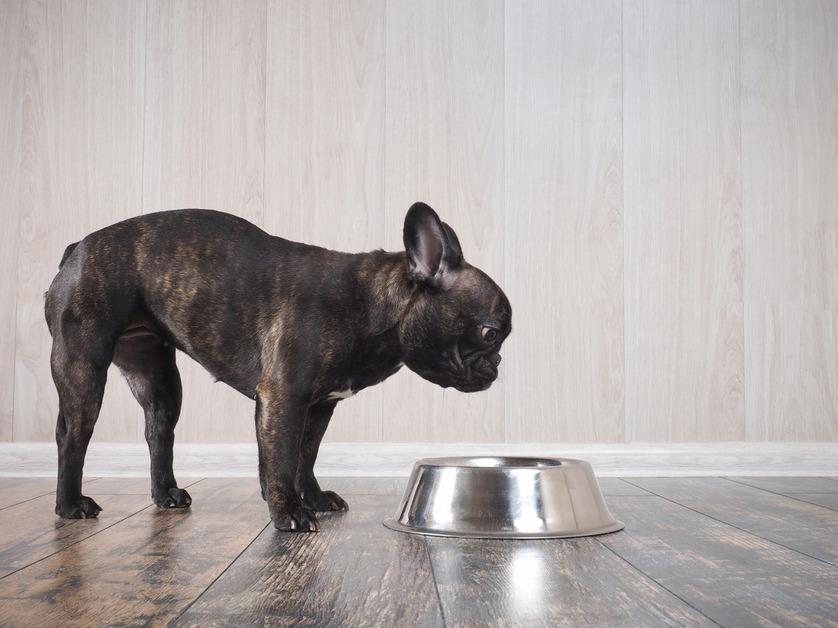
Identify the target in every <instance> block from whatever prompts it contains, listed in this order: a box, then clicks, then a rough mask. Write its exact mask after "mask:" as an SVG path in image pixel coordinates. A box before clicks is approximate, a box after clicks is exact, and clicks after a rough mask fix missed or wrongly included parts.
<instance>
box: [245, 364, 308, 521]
mask: <svg viewBox="0 0 838 628" xmlns="http://www.w3.org/2000/svg"><path fill="white" fill-rule="evenodd" d="M307 409H308V404H307V402H306V401H305V399H304V397H303V396H301V395H298V394H295V393H294V392H293V391H291V390H289V387H288V386H287V385H285V384H282V383H280V382H275V381H271V382H262V383H260V384H259V386H258V387H257V389H256V438H257V440H258V441H259V450H260V452H261V456H262V459H263V462H264V471H265V472H264V484H265V492H266V493H267V495H266V497H267V502H268V509H269V510H270V513H271V519H272V520H273V523H274V527H275V528H277V529H278V530H294V531H296V532H315V531H317V529H318V526H317V518H316V517H315V516H314V513H313V512H312V511H311V510H310V509H309V508H307V507H306V506H304V505H303V501H302V499H301V498H300V496H299V495H298V494H297V490H296V488H295V487H294V480H295V479H296V475H297V463H298V461H299V459H300V446H301V441H302V436H303V430H304V428H305V420H306V412H307Z"/></svg>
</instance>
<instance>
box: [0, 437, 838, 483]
mask: <svg viewBox="0 0 838 628" xmlns="http://www.w3.org/2000/svg"><path fill="white" fill-rule="evenodd" d="M473 455H507V456H555V457H565V458H582V459H583V460H587V461H588V462H590V463H591V464H592V465H593V467H594V470H595V471H596V473H597V474H598V475H599V476H601V477H609V476H611V477H613V476H688V475H801V476H838V443H743V442H737V443H679V444H643V443H635V444H607V445H589V444H561V443H537V444H534V443H516V444H509V443H506V444H474V443H324V444H323V446H322V447H321V451H320V456H319V458H318V461H317V472H318V473H319V474H320V475H324V476H392V477H398V476H405V475H407V474H408V473H409V472H410V468H411V466H412V464H413V462H414V461H415V460H418V459H419V458H426V457H434V456H473ZM55 469H56V449H55V445H54V444H53V443H0V476H7V477H8V476H32V477H38V476H46V477H49V476H54V475H55ZM256 469H257V466H256V444H255V443H253V444H228V445H222V444H212V445H197V444H186V445H176V446H175V472H176V474H177V475H178V476H180V477H251V476H255V475H256ZM85 474H86V475H88V476H147V475H148V450H147V449H146V446H145V444H143V443H92V444H91V446H90V450H89V451H88V455H87V461H86V463H85Z"/></svg>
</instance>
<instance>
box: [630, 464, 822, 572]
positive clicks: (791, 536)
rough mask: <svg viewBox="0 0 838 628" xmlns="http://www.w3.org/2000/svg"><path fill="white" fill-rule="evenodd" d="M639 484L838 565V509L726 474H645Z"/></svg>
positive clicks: (776, 541) (636, 480)
mask: <svg viewBox="0 0 838 628" xmlns="http://www.w3.org/2000/svg"><path fill="white" fill-rule="evenodd" d="M632 481H633V482H634V483H636V484H637V485H639V486H641V487H643V488H645V489H647V490H649V491H651V492H652V493H655V494H657V495H660V496H661V497H665V498H667V499H671V500H674V501H676V502H678V503H679V504H683V505H684V506H687V507H689V508H692V509H693V510H697V511H699V512H701V513H704V514H706V515H709V516H711V517H713V518H714V519H718V520H719V521H723V522H724V523H729V524H730V525H734V526H736V527H737V528H742V529H743V530H746V531H747V532H750V533H752V534H756V535H758V536H761V537H763V538H765V539H768V540H770V541H774V542H775V543H778V544H780V545H784V546H786V547H788V548H791V549H793V550H797V551H799V552H802V553H804V554H807V555H809V556H812V557H814V558H819V559H821V560H824V561H827V562H830V563H832V564H833V565H836V566H838V532H836V531H838V512H836V511H835V510H831V509H829V508H823V507H821V506H816V505H814V504H810V503H808V502H805V501H801V500H798V499H794V498H792V497H787V496H784V495H777V494H776V493H769V492H767V491H764V490H761V489H758V488H754V487H751V486H746V485H744V484H738V483H735V482H730V481H728V480H726V479H724V478H642V479H635V480H632Z"/></svg>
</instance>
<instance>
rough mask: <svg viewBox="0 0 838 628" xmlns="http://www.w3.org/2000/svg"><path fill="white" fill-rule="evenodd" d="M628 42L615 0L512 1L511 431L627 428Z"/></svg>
mask: <svg viewBox="0 0 838 628" xmlns="http://www.w3.org/2000/svg"><path fill="white" fill-rule="evenodd" d="M620 39H621V36H620V2H618V1H616V0H601V1H596V2H588V1H583V0H578V1H572V2H561V3H557V2H538V3H529V2H528V3H518V2H510V3H507V5H506V29H505V51H506V58H505V72H506V84H505V85H506V88H505V120H506V126H505V128H506V130H505V151H504V155H505V182H506V183H505V187H506V190H505V202H504V208H505V212H504V215H505V220H504V232H505V239H504V249H505V251H506V253H505V259H506V268H505V278H506V279H505V282H504V285H505V287H506V289H507V292H508V296H509V300H510V302H511V303H512V309H513V312H514V314H513V328H514V330H513V333H512V335H511V336H510V338H509V340H508V341H507V342H506V344H505V348H504V356H505V357H504V364H503V365H502V366H501V370H502V371H503V373H504V375H503V377H504V378H505V379H506V380H507V382H508V395H507V397H506V435H507V438H508V440H510V441H513V442H515V441H518V442H520V441H548V442H549V441H562V442H592V441H596V442H615V441H622V440H623V439H624V436H625V429H624V396H625V388H624V382H623V290H622V284H623V248H622V247H623V216H622V214H623V208H622V166H621V163H620V161H621V154H622V153H621V151H622V149H621V129H620V121H621V115H622V111H621V89H622V87H621V72H620ZM582 164H584V166H582Z"/></svg>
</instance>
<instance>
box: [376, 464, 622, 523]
mask: <svg viewBox="0 0 838 628" xmlns="http://www.w3.org/2000/svg"><path fill="white" fill-rule="evenodd" d="M384 525H385V526H387V527H388V528H392V529H393V530H399V531H401V532H409V533H412V534H428V535H432V536H463V537H476V538H490V539H495V538H497V539H553V538H562V537H573V536H588V535H593V534H605V533H606V532H616V531H617V530H622V529H623V524H622V523H621V522H619V521H617V520H616V519H614V517H613V516H612V515H611V513H610V512H608V508H607V506H606V505H605V501H604V500H603V499H602V493H601V492H600V489H599V484H598V483H597V480H596V476H594V472H593V469H591V465H589V464H588V463H587V462H584V461H583V460H571V459H569V458H516V457H503V456H496V457H495V456H487V457H470V458H426V459H424V460H420V461H418V462H417V463H416V464H414V465H413V472H412V473H411V474H410V479H409V480H408V482H407V487H406V488H405V492H404V497H402V501H401V503H400V504H399V509H398V511H396V515H395V517H393V518H392V519H387V520H386V521H385V522H384Z"/></svg>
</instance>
